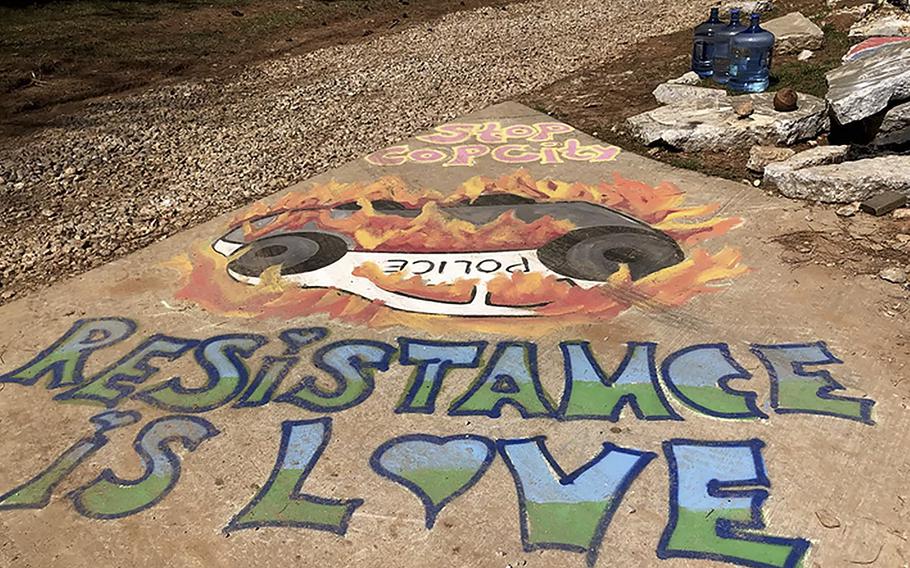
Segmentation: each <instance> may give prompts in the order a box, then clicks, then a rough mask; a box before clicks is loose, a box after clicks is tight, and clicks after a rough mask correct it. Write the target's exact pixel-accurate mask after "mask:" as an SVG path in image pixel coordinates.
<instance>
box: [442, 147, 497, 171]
mask: <svg viewBox="0 0 910 568" xmlns="http://www.w3.org/2000/svg"><path fill="white" fill-rule="evenodd" d="M453 151H454V153H455V155H454V157H453V158H452V159H451V160H449V161H448V162H446V163H445V164H443V166H445V167H448V166H473V165H474V163H475V162H476V161H477V158H479V157H480V156H486V155H487V154H489V153H490V148H489V147H488V146H483V145H481V144H470V145H467V146H455V148H453Z"/></svg>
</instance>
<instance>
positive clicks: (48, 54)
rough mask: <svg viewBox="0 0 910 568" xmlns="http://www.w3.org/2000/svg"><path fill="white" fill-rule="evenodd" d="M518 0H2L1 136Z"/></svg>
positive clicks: (0, 33) (7, 136)
mask: <svg viewBox="0 0 910 568" xmlns="http://www.w3.org/2000/svg"><path fill="white" fill-rule="evenodd" d="M520 1H522V0H434V1H432V2H424V1H414V2H411V1H410V0H334V1H326V0H295V1H294V2H282V1H279V0H257V1H255V2H253V1H251V0H246V1H244V0H205V1H203V0H189V1H165V2H149V1H142V2H130V1H122V0H77V1H68V2H67V1H61V2H46V3H45V2H41V3H37V4H34V5H31V6H27V7H21V6H20V7H3V5H2V4H0V143H2V142H3V140H4V139H6V138H10V137H15V136H21V135H23V134H27V133H29V132H33V131H35V130H36V129H40V128H42V127H46V126H52V125H54V124H55V123H56V122H57V121H59V120H61V119H62V118H64V117H65V116H66V115H67V114H69V113H73V112H78V110H79V108H80V106H79V103H81V102H83V101H85V100H86V99H90V98H93V97H98V96H102V95H111V94H116V93H123V92H125V91H130V90H137V89H141V88H143V87H147V86H150V85H154V84H158V83H161V82H162V81H169V80H179V79H185V78H189V77H216V76H219V75H223V74H226V73H228V74H229V73H233V72H236V71H237V70H238V69H239V68H241V67H243V66H245V65H249V64H252V63H255V62H257V61H262V60H265V59H270V58H274V57H277V56H280V55H282V54H286V53H305V52H308V51H312V50H314V49H318V48H321V47H327V46H330V45H335V44H340V43H352V42H356V41H358V40H359V39H361V38H364V37H368V36H371V35H374V34H383V33H389V32H393V31H398V30H400V29H402V28H404V27H406V26H409V25H415V24H417V23H421V22H426V21H428V20H432V19H433V18H437V17H439V16H440V15H443V14H446V13H449V12H453V11H457V10H467V9H472V8H476V7H479V6H503V5H508V4H515V3H518V2H520Z"/></svg>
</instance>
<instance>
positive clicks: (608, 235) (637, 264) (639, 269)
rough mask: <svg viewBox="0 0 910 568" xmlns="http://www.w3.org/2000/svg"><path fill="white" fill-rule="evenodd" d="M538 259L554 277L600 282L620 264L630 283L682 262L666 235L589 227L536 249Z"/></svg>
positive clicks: (673, 244) (681, 254) (616, 228)
mask: <svg viewBox="0 0 910 568" xmlns="http://www.w3.org/2000/svg"><path fill="white" fill-rule="evenodd" d="M537 256H538V258H540V261H541V262H542V263H543V264H544V266H546V267H547V268H549V269H550V270H552V271H553V272H556V273H557V274H561V275H563V276H566V277H568V278H577V279H580V280H594V281H600V282H603V281H606V280H608V279H609V278H610V276H612V275H613V274H615V273H616V271H617V270H619V265H620V264H626V265H628V266H629V272H630V273H631V276H632V280H638V279H639V278H643V277H645V276H647V275H649V274H652V273H654V272H657V271H658V270H662V269H664V268H667V267H669V266H673V265H674V264H678V263H680V262H681V261H682V260H683V259H684V258H685V254H683V251H682V250H681V249H680V248H679V245H677V244H676V242H675V241H674V240H673V239H671V238H670V237H668V236H667V235H665V234H663V233H661V232H658V231H656V230H652V231H648V230H641V231H636V230H634V229H628V228H623V227H591V228H588V229H578V230H575V231H572V232H570V233H566V234H565V235H563V236H561V237H559V238H557V239H554V240H552V241H550V242H549V243H547V244H546V245H544V246H543V247H541V248H540V249H538V251H537Z"/></svg>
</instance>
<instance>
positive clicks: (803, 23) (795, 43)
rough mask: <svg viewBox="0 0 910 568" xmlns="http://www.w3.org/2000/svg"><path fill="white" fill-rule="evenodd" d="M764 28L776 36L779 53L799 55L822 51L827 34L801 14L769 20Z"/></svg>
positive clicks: (776, 48) (776, 46) (764, 24)
mask: <svg viewBox="0 0 910 568" xmlns="http://www.w3.org/2000/svg"><path fill="white" fill-rule="evenodd" d="M762 27H763V28H765V29H766V30H768V31H769V32H771V33H773V34H774V38H775V42H774V50H775V51H776V52H777V53H798V52H800V51H802V50H804V49H821V47H822V45H824V43H825V34H824V32H822V29H821V28H820V27H818V26H817V25H815V23H814V22H812V20H810V19H809V18H807V17H805V16H803V15H802V14H801V13H799V12H790V13H789V14H787V15H786V16H782V17H780V18H775V19H773V20H769V21H767V22H765V23H763V24H762Z"/></svg>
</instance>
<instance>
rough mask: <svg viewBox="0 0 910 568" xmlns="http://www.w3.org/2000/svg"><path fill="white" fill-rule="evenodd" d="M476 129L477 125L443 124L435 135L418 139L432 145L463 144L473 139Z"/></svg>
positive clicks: (437, 128)
mask: <svg viewBox="0 0 910 568" xmlns="http://www.w3.org/2000/svg"><path fill="white" fill-rule="evenodd" d="M476 128H477V125H476V124H443V125H442V126H437V127H436V128H435V130H436V133H435V134H425V135H424V136H418V137H417V139H418V140H421V141H423V142H429V143H430V144H461V143H462V142H464V141H466V140H468V139H469V138H470V137H471V135H472V134H473V133H474V130H475V129H476Z"/></svg>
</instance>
